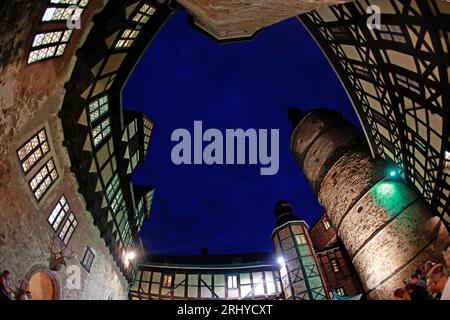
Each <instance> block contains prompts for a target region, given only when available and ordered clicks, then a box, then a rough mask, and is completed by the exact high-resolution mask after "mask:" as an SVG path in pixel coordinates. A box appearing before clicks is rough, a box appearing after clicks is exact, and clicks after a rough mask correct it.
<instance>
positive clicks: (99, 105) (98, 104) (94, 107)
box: [89, 96, 109, 123]
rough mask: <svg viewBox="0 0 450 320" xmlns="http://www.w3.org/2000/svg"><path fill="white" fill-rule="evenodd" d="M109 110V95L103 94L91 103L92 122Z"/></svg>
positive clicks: (90, 114)
mask: <svg viewBox="0 0 450 320" xmlns="http://www.w3.org/2000/svg"><path fill="white" fill-rule="evenodd" d="M108 111H109V104H108V96H103V97H101V98H98V99H96V100H94V101H93V102H91V103H90V104H89V116H90V118H91V123H93V122H94V121H95V120H97V119H98V118H100V117H101V116H102V115H104V114H105V113H107V112H108Z"/></svg>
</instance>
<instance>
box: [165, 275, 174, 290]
mask: <svg viewBox="0 0 450 320" xmlns="http://www.w3.org/2000/svg"><path fill="white" fill-rule="evenodd" d="M172 285H173V276H172V275H171V274H165V275H164V276H163V288H172Z"/></svg>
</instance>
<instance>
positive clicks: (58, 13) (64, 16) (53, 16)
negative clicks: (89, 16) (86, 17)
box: [42, 0, 89, 22]
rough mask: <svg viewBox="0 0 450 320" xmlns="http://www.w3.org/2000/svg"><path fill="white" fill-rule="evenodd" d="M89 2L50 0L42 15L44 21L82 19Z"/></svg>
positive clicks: (81, 0) (87, 0) (82, 0)
mask: <svg viewBox="0 0 450 320" xmlns="http://www.w3.org/2000/svg"><path fill="white" fill-rule="evenodd" d="M88 4H89V0H50V4H49V6H48V8H47V10H45V13H44V16H43V17H42V21H43V22H47V21H67V20H69V19H70V20H72V21H73V20H75V21H77V20H80V18H81V15H82V14H83V11H84V9H85V8H86V6H87V5H88ZM75 6H76V7H75Z"/></svg>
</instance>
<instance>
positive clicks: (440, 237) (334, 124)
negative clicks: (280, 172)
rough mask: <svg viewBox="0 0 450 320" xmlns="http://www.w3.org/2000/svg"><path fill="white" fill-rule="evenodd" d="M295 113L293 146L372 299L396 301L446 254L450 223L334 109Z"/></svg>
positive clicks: (291, 111)
mask: <svg viewBox="0 0 450 320" xmlns="http://www.w3.org/2000/svg"><path fill="white" fill-rule="evenodd" d="M289 117H290V119H291V121H292V123H293V133H292V138H291V151H292V153H293V155H294V157H295V159H296V161H297V164H298V165H299V166H300V168H301V169H302V170H303V172H304V174H305V176H306V178H307V180H308V181H309V183H310V184H311V186H312V188H313V189H314V192H315V193H316V195H317V197H318V199H319V202H320V204H321V205H322V206H323V207H324V209H325V210H326V212H327V214H328V217H329V219H330V222H331V223H332V224H333V226H334V227H335V228H336V230H337V233H338V236H339V238H340V239H341V240H342V243H343V244H344V246H345V248H346V249H347V251H348V254H349V256H350V258H351V259H352V262H353V264H354V266H355V268H356V270H357V272H358V274H359V276H360V279H361V282H362V284H363V287H364V290H365V292H366V293H367V294H368V296H369V298H373V299H391V298H392V292H393V291H394V290H395V289H397V288H400V287H403V286H404V284H403V281H404V280H406V279H409V276H410V275H411V273H413V272H414V271H415V270H416V269H417V268H420V267H422V266H423V264H424V263H425V262H426V261H427V260H433V261H440V260H441V259H442V258H441V249H442V248H443V247H444V246H445V244H447V243H448V241H449V236H448V232H447V230H446V229H445V227H444V225H443V224H442V222H441V221H440V219H439V218H438V217H434V216H433V215H432V214H431V213H430V212H429V210H428V209H427V207H426V206H425V204H424V202H423V201H422V200H421V199H420V198H419V197H418V195H417V194H416V193H415V192H414V191H413V190H412V189H411V188H410V187H409V186H408V185H407V184H406V183H404V181H403V180H401V179H400V178H399V177H398V174H397V173H396V172H393V173H391V174H389V172H388V165H387V163H386V162H385V161H384V160H380V159H374V158H372V156H371V154H370V151H369V149H368V146H367V143H366V142H365V139H364V137H363V136H362V134H361V132H360V131H359V130H357V129H356V128H355V127H354V126H352V125H351V124H350V123H349V122H347V121H346V120H345V119H344V118H343V117H342V116H341V115H340V114H338V113H337V112H334V111H331V110H324V109H319V110H315V111H312V112H310V113H308V114H305V113H301V112H299V111H298V110H295V109H290V111H289ZM391 175H392V176H391Z"/></svg>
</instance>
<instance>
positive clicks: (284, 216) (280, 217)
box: [274, 200, 300, 228]
mask: <svg viewBox="0 0 450 320" xmlns="http://www.w3.org/2000/svg"><path fill="white" fill-rule="evenodd" d="M274 214H275V217H276V218H277V222H276V224H275V228H278V227H279V226H281V225H283V224H285V223H286V222H290V221H300V219H299V217H297V216H296V215H295V214H294V210H293V208H292V205H291V204H290V203H289V201H286V200H279V201H277V203H276V204H275V209H274Z"/></svg>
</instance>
